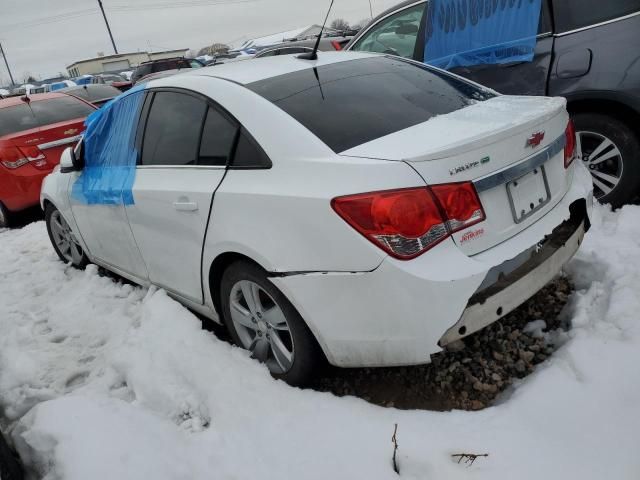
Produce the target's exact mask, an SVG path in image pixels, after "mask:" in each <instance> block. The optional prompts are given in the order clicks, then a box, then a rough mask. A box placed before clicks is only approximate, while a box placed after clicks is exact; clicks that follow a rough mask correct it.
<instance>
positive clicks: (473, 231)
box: [342, 96, 570, 255]
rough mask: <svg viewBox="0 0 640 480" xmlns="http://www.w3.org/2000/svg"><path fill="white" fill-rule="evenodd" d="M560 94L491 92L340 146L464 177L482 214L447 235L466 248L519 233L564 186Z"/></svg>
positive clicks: (432, 175)
mask: <svg viewBox="0 0 640 480" xmlns="http://www.w3.org/2000/svg"><path fill="white" fill-rule="evenodd" d="M565 105H566V101H565V100H564V99H561V98H547V97H511V96H498V97H495V98H493V99H490V100H487V101H484V102H480V103H477V104H475V105H472V106H470V107H467V108H464V109H462V110H458V111H455V112H453V113H450V114H448V115H441V116H439V117H435V118H432V119H431V120H429V121H427V122H424V123H422V124H419V125H415V126H413V127H410V128H407V129H405V130H402V131H400V132H397V133H394V134H391V135H387V136H385V137H382V138H379V139H377V140H374V141H372V142H368V143H366V144H364V145H360V146H358V147H355V148H352V149H350V150H348V151H346V152H343V153H342V155H344V156H353V157H365V158H373V159H381V160H397V161H404V162H406V163H407V164H409V165H410V166H411V167H412V168H413V169H415V170H416V171H417V172H418V174H419V175H420V176H421V177H422V178H423V179H424V181H425V182H426V183H427V184H429V185H435V184H442V183H455V182H464V181H472V182H474V184H475V185H476V189H477V190H478V195H479V197H480V201H481V203H482V206H483V208H484V211H485V215H486V217H487V218H486V220H485V221H484V222H481V223H479V224H477V225H474V226H472V227H470V228H468V229H466V230H462V231H460V232H457V233H456V234H454V235H453V239H454V241H455V242H456V243H457V245H458V246H459V247H460V248H461V249H462V251H464V252H465V253H466V254H467V255H475V254H477V253H480V252H482V251H484V250H487V249H489V248H491V247H493V246H495V245H497V244H499V243H501V242H503V241H505V240H507V239H509V238H511V237H512V236H514V235H516V234H517V233H519V232H521V231H522V230H524V229H525V228H527V227H528V226H529V225H531V224H533V223H535V222H536V221H537V220H538V219H540V218H541V217H542V216H544V215H545V214H546V213H547V212H548V211H549V210H551V209H552V208H553V207H554V206H555V205H556V204H557V203H558V202H559V201H560V200H561V199H562V197H563V196H564V194H565V193H566V191H567V190H568V188H569V183H570V178H569V176H568V173H567V172H568V171H567V170H565V168H564V154H563V147H564V143H565V141H564V140H565V136H564V135H565V134H564V132H565V128H566V126H567V122H568V119H569V117H568V114H567V112H566V109H565Z"/></svg>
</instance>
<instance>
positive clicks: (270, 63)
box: [181, 52, 379, 85]
mask: <svg viewBox="0 0 640 480" xmlns="http://www.w3.org/2000/svg"><path fill="white" fill-rule="evenodd" d="M378 55H379V54H376V53H360V52H318V59H317V60H302V59H300V58H298V56H297V55H278V56H274V57H266V58H256V59H253V60H250V61H246V62H235V63H225V64H224V65H215V66H211V67H205V68H197V69H194V70H191V71H189V72H185V73H181V75H198V76H210V77H216V78H223V79H225V80H230V81H232V82H235V83H240V84H242V85H246V84H249V83H253V82H258V81H260V80H264V79H267V78H273V77H278V76H280V75H285V74H287V73H293V72H299V71H301V70H305V69H308V68H309V69H310V68H313V67H322V66H325V65H330V64H332V63H339V62H348V61H350V60H358V59H363V58H371V57H374V56H378Z"/></svg>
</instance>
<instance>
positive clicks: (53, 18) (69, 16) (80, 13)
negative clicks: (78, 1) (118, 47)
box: [1, 8, 98, 31]
mask: <svg viewBox="0 0 640 480" xmlns="http://www.w3.org/2000/svg"><path fill="white" fill-rule="evenodd" d="M97 13H98V10H97V9H95V8H92V9H86V10H76V11H72V12H65V13H61V14H58V15H49V16H47V17H40V18H36V19H33V20H28V21H26V22H18V23H13V24H9V25H3V26H2V27H1V28H2V30H3V31H6V30H13V29H15V28H25V27H37V26H39V25H46V24H48V23H57V22H62V21H65V20H73V19H76V18H80V17H86V16H88V15H95V14H97Z"/></svg>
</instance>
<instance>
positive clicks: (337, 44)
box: [331, 40, 342, 50]
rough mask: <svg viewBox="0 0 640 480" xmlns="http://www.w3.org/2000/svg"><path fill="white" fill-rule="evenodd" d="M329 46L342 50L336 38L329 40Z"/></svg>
mask: <svg viewBox="0 0 640 480" xmlns="http://www.w3.org/2000/svg"><path fill="white" fill-rule="evenodd" d="M331 46H332V47H333V48H335V49H336V50H342V44H341V43H340V42H339V41H337V40H331Z"/></svg>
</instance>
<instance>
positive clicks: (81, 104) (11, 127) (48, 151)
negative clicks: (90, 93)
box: [0, 93, 95, 227]
mask: <svg viewBox="0 0 640 480" xmlns="http://www.w3.org/2000/svg"><path fill="white" fill-rule="evenodd" d="M94 110H95V107H94V106H92V105H90V104H89V103H87V102H85V101H83V100H80V99H78V98H75V97H72V96H69V95H64V94H62V93H44V94H36V95H32V96H30V97H21V96H17V97H11V98H6V99H4V100H0V227H6V226H7V225H8V224H9V223H10V220H11V215H12V214H13V213H14V212H18V211H20V210H24V209H26V208H29V207H32V206H35V205H38V199H39V196H40V186H41V184H42V179H43V178H44V177H45V176H47V175H48V174H49V173H50V172H51V170H52V169H53V167H55V166H56V165H57V164H58V163H59V161H60V155H61V153H62V151H63V150H64V149H65V148H66V147H67V146H69V145H72V144H74V143H75V142H77V141H78V139H79V138H80V133H82V131H83V130H84V120H85V118H86V117H87V115H89V114H90V113H91V112H93V111H94Z"/></svg>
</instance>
